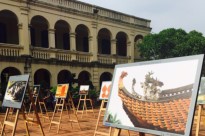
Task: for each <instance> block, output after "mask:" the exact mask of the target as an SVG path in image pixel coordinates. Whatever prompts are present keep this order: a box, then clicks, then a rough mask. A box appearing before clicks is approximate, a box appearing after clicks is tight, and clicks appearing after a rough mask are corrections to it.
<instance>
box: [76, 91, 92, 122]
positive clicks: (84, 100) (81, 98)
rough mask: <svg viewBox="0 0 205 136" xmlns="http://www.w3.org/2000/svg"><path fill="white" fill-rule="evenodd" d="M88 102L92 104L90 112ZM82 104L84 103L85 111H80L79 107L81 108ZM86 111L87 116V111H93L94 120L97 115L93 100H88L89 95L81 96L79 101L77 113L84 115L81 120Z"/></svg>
mask: <svg viewBox="0 0 205 136" xmlns="http://www.w3.org/2000/svg"><path fill="white" fill-rule="evenodd" d="M86 101H89V102H90V105H91V110H88V109H87V104H86ZM81 102H83V110H81V111H79V107H80V104H81ZM84 110H85V112H86V115H87V111H92V112H93V115H94V118H95V113H94V110H93V104H92V100H91V99H88V98H87V94H83V95H80V99H79V102H78V107H77V111H76V112H77V113H78V112H81V113H82V114H81V118H82V116H83V113H84ZM77 113H76V114H77Z"/></svg>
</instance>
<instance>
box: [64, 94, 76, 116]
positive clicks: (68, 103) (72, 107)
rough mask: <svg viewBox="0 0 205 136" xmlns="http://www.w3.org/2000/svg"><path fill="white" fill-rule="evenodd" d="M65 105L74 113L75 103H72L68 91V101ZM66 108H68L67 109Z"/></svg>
mask: <svg viewBox="0 0 205 136" xmlns="http://www.w3.org/2000/svg"><path fill="white" fill-rule="evenodd" d="M67 106H68V107H69V108H70V109H71V110H73V113H74V114H76V109H75V105H74V102H73V99H72V96H71V94H70V92H68V101H67V102H66V108H67ZM67 110H68V109H67Z"/></svg>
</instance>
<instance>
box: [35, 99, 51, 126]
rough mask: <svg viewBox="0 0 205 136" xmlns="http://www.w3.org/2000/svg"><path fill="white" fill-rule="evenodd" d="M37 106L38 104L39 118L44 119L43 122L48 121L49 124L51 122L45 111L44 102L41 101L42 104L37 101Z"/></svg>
mask: <svg viewBox="0 0 205 136" xmlns="http://www.w3.org/2000/svg"><path fill="white" fill-rule="evenodd" d="M38 104H39V108H40V112H41V117H42V118H43V119H44V120H43V121H44V122H45V119H48V120H49V122H50V121H51V120H50V117H49V115H48V111H47V108H46V104H45V102H44V101H42V102H40V101H39V102H38ZM43 109H44V111H45V114H44V113H43Z"/></svg>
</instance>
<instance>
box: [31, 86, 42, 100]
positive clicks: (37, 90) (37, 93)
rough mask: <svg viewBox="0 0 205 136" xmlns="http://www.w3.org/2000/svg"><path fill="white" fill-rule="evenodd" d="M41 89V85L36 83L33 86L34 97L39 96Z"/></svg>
mask: <svg viewBox="0 0 205 136" xmlns="http://www.w3.org/2000/svg"><path fill="white" fill-rule="evenodd" d="M40 89H41V86H40V85H34V86H33V88H32V94H33V97H38V95H39V92H40Z"/></svg>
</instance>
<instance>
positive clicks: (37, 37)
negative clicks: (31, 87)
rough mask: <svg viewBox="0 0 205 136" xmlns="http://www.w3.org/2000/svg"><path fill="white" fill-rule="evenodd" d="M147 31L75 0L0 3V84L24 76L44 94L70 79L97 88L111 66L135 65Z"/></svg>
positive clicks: (145, 25)
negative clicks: (12, 76)
mask: <svg viewBox="0 0 205 136" xmlns="http://www.w3.org/2000/svg"><path fill="white" fill-rule="evenodd" d="M150 31H151V28H150V20H147V19H143V18H139V17H135V16H131V15H127V14H124V13H120V12H117V11H113V10H110V9H105V8H103V7H99V6H95V5H91V4H87V3H84V2H80V1H76V0H0V75H1V78H0V79H1V80H0V83H1V85H3V84H5V83H6V82H7V80H8V77H9V76H10V75H19V74H25V73H29V74H30V80H31V81H32V84H42V85H44V87H45V88H48V87H50V86H55V85H57V84H58V83H66V82H69V83H70V82H71V80H73V78H74V79H75V80H74V81H75V82H78V84H85V83H87V81H91V82H92V83H93V85H94V86H95V87H97V88H99V86H100V83H101V82H102V81H106V80H111V79H112V74H113V70H114V67H115V65H116V64H121V63H130V62H134V61H137V60H139V59H140V57H139V53H138V51H137V48H136V46H135V45H136V43H137V42H138V41H139V40H141V39H142V38H143V37H144V36H145V35H147V34H149V33H150Z"/></svg>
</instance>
